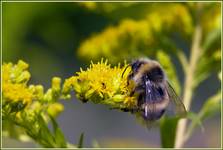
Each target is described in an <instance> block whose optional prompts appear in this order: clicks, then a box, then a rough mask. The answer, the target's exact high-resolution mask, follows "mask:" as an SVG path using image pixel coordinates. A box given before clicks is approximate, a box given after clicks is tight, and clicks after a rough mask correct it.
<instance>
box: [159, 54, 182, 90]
mask: <svg viewBox="0 0 223 150" xmlns="http://www.w3.org/2000/svg"><path fill="white" fill-rule="evenodd" d="M157 59H158V61H159V62H160V64H161V66H162V67H163V69H164V70H165V72H166V74H167V78H168V79H169V82H170V83H171V85H173V87H174V89H175V90H176V92H177V93H178V94H179V93H180V90H181V89H180V83H179V80H178V78H177V75H176V70H175V67H174V64H173V63H172V61H171V58H170V56H168V54H167V53H165V52H163V51H161V50H160V51H158V52H157Z"/></svg>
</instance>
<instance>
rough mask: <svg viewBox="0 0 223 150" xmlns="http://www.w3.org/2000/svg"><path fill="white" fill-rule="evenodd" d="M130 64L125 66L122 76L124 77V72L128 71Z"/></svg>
mask: <svg viewBox="0 0 223 150" xmlns="http://www.w3.org/2000/svg"><path fill="white" fill-rule="evenodd" d="M129 66H130V65H127V66H126V67H125V70H124V71H123V72H122V78H123V75H124V73H125V72H126V70H127V68H128V67H129Z"/></svg>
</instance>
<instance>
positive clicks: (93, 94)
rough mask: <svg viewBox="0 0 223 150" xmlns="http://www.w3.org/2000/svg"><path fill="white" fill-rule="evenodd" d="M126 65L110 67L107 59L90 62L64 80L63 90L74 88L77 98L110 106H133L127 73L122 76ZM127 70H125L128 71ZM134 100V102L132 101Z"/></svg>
mask: <svg viewBox="0 0 223 150" xmlns="http://www.w3.org/2000/svg"><path fill="white" fill-rule="evenodd" d="M126 66H127V65H125V66H123V67H120V65H118V66H116V67H111V65H110V64H108V61H107V60H105V61H104V60H103V59H102V60H101V61H100V62H98V63H93V62H91V64H90V66H89V68H87V69H86V70H83V69H80V72H77V75H76V76H72V77H71V78H69V79H67V80H66V81H65V84H64V87H63V91H70V90H71V89H74V91H75V92H76V96H77V98H78V99H79V100H81V101H83V102H86V101H92V102H94V103H101V104H107V105H110V106H111V107H113V106H116V107H133V105H134V106H135V104H136V99H134V97H130V96H129V94H130V92H131V90H132V88H133V86H128V85H127V75H126V74H125V75H124V76H122V74H123V71H124V69H125V68H126ZM128 71H130V70H127V71H126V72H127V73H128ZM134 101H135V102H134Z"/></svg>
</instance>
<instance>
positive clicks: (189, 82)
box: [175, 3, 202, 148]
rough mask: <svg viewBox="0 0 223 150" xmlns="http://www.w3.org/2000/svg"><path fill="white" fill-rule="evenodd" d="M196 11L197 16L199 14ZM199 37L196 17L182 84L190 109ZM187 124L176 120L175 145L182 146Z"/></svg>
mask: <svg viewBox="0 0 223 150" xmlns="http://www.w3.org/2000/svg"><path fill="white" fill-rule="evenodd" d="M200 9H201V3H198V11H199V12H200ZM199 12H198V17H199V16H200V15H199ZM201 39H202V28H201V25H200V23H199V18H197V24H196V26H195V32H194V35H193V41H192V47H191V55H190V61H189V65H188V68H187V72H186V79H185V84H184V92H183V93H184V95H183V102H184V105H185V107H186V109H187V111H189V110H190V106H191V100H192V92H193V90H194V89H193V82H194V74H195V71H196V67H197V63H198V60H199V58H200V55H201V51H202V50H201ZM186 125H187V119H182V120H180V121H179V122H178V125H177V130H176V140H175V147H176V148H181V147H183V145H184V143H185V142H186V141H185V138H184V135H185V130H186Z"/></svg>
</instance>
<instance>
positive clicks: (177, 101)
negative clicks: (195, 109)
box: [166, 81, 187, 117]
mask: <svg viewBox="0 0 223 150" xmlns="http://www.w3.org/2000/svg"><path fill="white" fill-rule="evenodd" d="M166 88H167V93H168V96H169V99H170V105H171V104H173V107H174V108H171V109H174V112H175V115H176V116H177V117H186V114H187V111H186V108H185V106H184V104H183V102H182V101H181V98H180V97H179V96H178V95H177V94H176V92H175V90H174V89H173V87H172V86H171V84H170V83H169V82H168V81H167V87H166Z"/></svg>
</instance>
